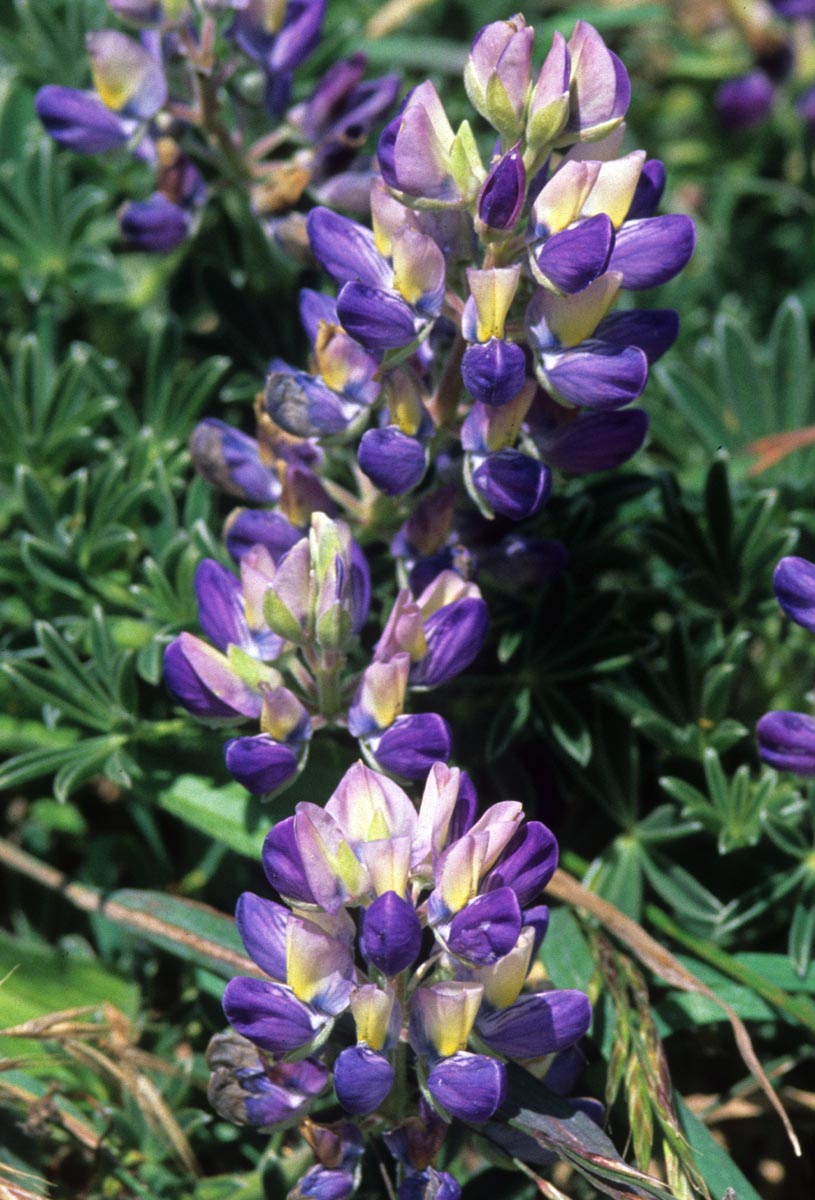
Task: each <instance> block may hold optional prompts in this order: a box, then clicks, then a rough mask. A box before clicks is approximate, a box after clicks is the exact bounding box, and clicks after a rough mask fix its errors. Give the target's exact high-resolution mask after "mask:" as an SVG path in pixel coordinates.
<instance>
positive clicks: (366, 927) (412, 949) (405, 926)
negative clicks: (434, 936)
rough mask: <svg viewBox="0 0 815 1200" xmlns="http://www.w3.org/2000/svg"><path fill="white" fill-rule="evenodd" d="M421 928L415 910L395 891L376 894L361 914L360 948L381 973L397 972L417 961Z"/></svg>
mask: <svg viewBox="0 0 815 1200" xmlns="http://www.w3.org/2000/svg"><path fill="white" fill-rule="evenodd" d="M421 942H422V927H421V925H420V924H419V918H418V917H417V916H416V909H415V908H414V906H413V904H412V902H411V901H409V900H405V899H403V898H402V897H401V896H398V895H397V894H396V892H385V893H384V894H383V895H381V896H378V897H377V898H376V900H374V902H373V904H371V905H370V907H369V908H366V909H365V911H364V913H363V916H362V932H361V935H360V949H361V950H362V953H363V954H364V955H365V958H366V959H367V960H368V962H371V963H373V965H374V966H375V967H378V968H379V970H380V971H381V972H382V973H383V975H387V976H389V977H390V976H392V975H398V974H399V973H400V971H404V970H406V969H407V968H408V967H410V966H412V965H413V963H414V962H415V961H416V957H417V955H418V953H419V948H420V946H421Z"/></svg>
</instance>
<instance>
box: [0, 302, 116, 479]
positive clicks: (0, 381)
mask: <svg viewBox="0 0 815 1200" xmlns="http://www.w3.org/2000/svg"><path fill="white" fill-rule="evenodd" d="M55 343H56V336H55V323H54V319H53V313H52V312H50V311H49V310H48V309H46V308H42V309H40V310H39V311H38V313H37V317H36V322H35V328H34V332H33V333H29V334H26V335H25V337H23V338H22V339H21V340H20V343H19V345H18V347H17V350H16V352H15V354H14V358H13V359H12V362H11V367H10V370H9V371H8V372H7V371H6V369H5V367H3V366H2V365H0V471H2V474H3V476H4V477H5V478H6V479H9V480H10V479H11V477H12V473H13V471H14V469H15V467H17V466H24V467H25V468H26V469H28V468H30V469H31V470H33V471H34V472H35V473H37V476H38V477H40V475H42V476H49V475H50V476H51V477H58V476H60V475H61V474H62V473H63V472H64V471H65V469H66V468H67V467H68V466H69V465H75V464H78V463H79V462H80V461H81V462H82V463H83V464H84V463H87V461H88V458H89V453H88V452H89V450H93V449H95V448H96V447H97V446H99V443H98V442H97V441H96V439H97V438H98V437H100V436H101V432H102V430H101V427H102V426H103V425H104V423H105V421H106V419H107V418H108V416H109V414H110V413H111V412H112V411H113V410H114V409H116V408H117V407H119V406H121V404H122V403H123V401H122V400H121V398H120V395H119V393H120V390H121V386H122V382H123V381H122V377H121V373H120V371H119V368H118V367H117V364H116V363H115V362H113V361H112V360H111V359H106V358H104V357H103V356H102V355H101V354H99V353H98V352H97V351H96V350H94V349H93V348H92V347H90V346H87V345H85V344H84V343H82V342H74V343H73V344H72V345H71V346H69V347H68V349H67V351H66V352H65V354H64V356H63V357H62V359H61V361H60V360H59V359H58V354H57V348H56V344H55ZM99 449H100V451H101V450H102V449H103V447H101V446H99Z"/></svg>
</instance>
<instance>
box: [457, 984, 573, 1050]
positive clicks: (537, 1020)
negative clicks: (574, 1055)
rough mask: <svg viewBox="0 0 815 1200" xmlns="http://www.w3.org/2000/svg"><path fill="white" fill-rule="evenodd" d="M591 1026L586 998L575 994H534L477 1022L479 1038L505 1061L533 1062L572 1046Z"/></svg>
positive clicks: (486, 1014)
mask: <svg viewBox="0 0 815 1200" xmlns="http://www.w3.org/2000/svg"><path fill="white" fill-rule="evenodd" d="M590 1024H591V1005H590V1004H589V999H588V996H586V995H584V993H583V992H577V991H568V990H566V991H552V992H537V993H534V994H533V995H523V996H521V997H520V998H519V999H518V1000H516V1001H515V1003H514V1004H510V1005H509V1006H508V1007H506V1008H500V1009H497V1010H495V1011H494V1012H486V1013H484V1014H483V1015H481V1016H479V1018H478V1019H477V1028H478V1034H479V1037H480V1038H481V1039H482V1040H483V1041H485V1042H486V1043H487V1045H488V1046H489V1047H490V1048H491V1049H492V1050H495V1051H496V1052H497V1053H498V1054H503V1055H505V1056H506V1057H508V1058H514V1059H516V1060H518V1059H521V1060H523V1059H534V1058H543V1057H544V1055H547V1054H553V1053H555V1052H556V1051H558V1050H562V1049H564V1048H565V1047H566V1046H572V1045H574V1043H575V1042H577V1041H579V1039H580V1038H581V1037H583V1035H584V1034H585V1033H586V1032H587V1030H588V1028H589V1026H590Z"/></svg>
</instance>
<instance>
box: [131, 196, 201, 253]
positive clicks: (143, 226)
mask: <svg viewBox="0 0 815 1200" xmlns="http://www.w3.org/2000/svg"><path fill="white" fill-rule="evenodd" d="M119 228H120V229H121V231H122V237H123V238H124V240H125V241H126V242H127V243H128V245H129V246H132V247H133V249H134V250H146V251H148V252H149V253H151V254H167V253H168V252H169V251H170V250H175V249H176V247H177V246H180V245H181V243H182V242H183V241H184V239H185V238H186V236H187V234H188V233H189V229H190V214H189V213H188V212H185V210H184V209H183V208H181V207H180V206H179V205H178V204H173V203H172V202H171V201H170V200H167V199H166V198H165V197H164V196H162V195H161V193H160V192H156V193H155V194H154V195H153V196H150V198H149V199H148V200H140V201H133V202H131V203H130V204H126V205H125V207H124V208H123V209H122V211H121V213H120V214H119Z"/></svg>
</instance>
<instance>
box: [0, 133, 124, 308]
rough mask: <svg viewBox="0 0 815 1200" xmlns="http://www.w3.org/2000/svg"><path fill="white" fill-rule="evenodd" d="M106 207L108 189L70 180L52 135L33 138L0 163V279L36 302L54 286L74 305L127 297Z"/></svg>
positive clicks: (112, 219) (111, 219)
mask: <svg viewBox="0 0 815 1200" xmlns="http://www.w3.org/2000/svg"><path fill="white" fill-rule="evenodd" d="M9 168H13V170H11V169H9ZM107 205H108V197H107V193H106V192H105V191H104V190H103V189H102V188H97V187H94V186H92V185H91V184H86V183H85V184H79V185H77V186H74V185H73V184H72V183H71V179H70V175H69V172H68V168H67V166H66V165H65V164H64V163H63V162H62V161H61V159H60V158H59V157H58V155H57V153H56V151H55V149H54V147H53V144H52V143H51V141H50V139H49V138H47V137H46V136H45V135H44V134H42V135H40V137H39V138H34V139H32V142H31V145H30V147H29V148H28V149H27V151H26V153H25V154H24V155H23V157H22V158H21V159H19V160H17V161H15V162H13V163H11V162H8V163H7V164H6V169H5V170H2V169H0V284H3V283H5V284H6V285H7V286H11V287H12V288H17V287H21V288H22V291H23V294H24V295H25V298H26V300H28V302H29V303H31V304H36V303H39V302H40V301H41V300H42V298H43V296H44V295H45V293H46V292H47V291H49V290H51V289H52V287H54V286H56V287H58V289H59V295H60V298H61V299H62V300H63V301H66V300H68V298H70V302H71V303H74V302H75V300H76V298H77V297H85V298H87V299H88V300H92V301H93V302H94V303H97V304H99V303H104V302H105V301H109V300H111V299H113V298H115V297H117V296H118V297H121V296H122V295H123V294H124V283H123V280H122V279H121V276H120V274H119V271H118V267H117V265H116V262H115V259H114V258H113V256H112V254H111V252H110V246H111V243H112V242H113V240H114V239H115V237H116V236H117V226H116V219H115V216H113V215H107V216H106V215H105V212H106V209H107Z"/></svg>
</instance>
